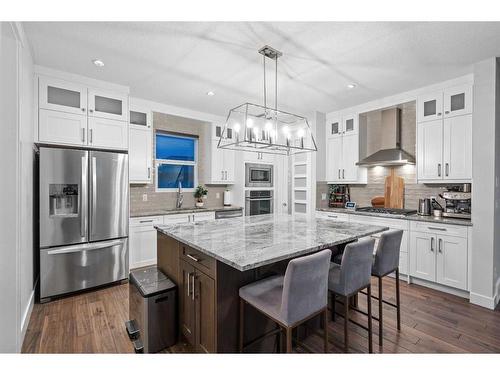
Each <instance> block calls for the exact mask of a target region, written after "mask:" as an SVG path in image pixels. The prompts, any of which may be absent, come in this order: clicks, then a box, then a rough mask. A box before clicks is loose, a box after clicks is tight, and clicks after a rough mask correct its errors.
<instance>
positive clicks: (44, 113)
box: [38, 109, 87, 146]
mask: <svg viewBox="0 0 500 375" xmlns="http://www.w3.org/2000/svg"><path fill="white" fill-rule="evenodd" d="M38 140H39V141H40V142H42V143H57V144H64V145H73V146H85V145H87V116H86V115H81V114H74V113H67V112H59V111H52V110H49V109H40V111H39V118H38Z"/></svg>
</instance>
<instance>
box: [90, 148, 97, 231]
mask: <svg viewBox="0 0 500 375" xmlns="http://www.w3.org/2000/svg"><path fill="white" fill-rule="evenodd" d="M96 200H97V166H96V157H95V156H93V157H92V222H91V225H90V230H91V231H92V234H94V233H95V230H94V226H95V222H96V218H95V215H96V204H97V203H96Z"/></svg>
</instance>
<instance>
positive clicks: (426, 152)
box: [417, 120, 443, 180]
mask: <svg viewBox="0 0 500 375" xmlns="http://www.w3.org/2000/svg"><path fill="white" fill-rule="evenodd" d="M417 172H418V179H419V180H438V179H442V178H443V122H442V121H441V120H435V121H428V122H423V123H420V124H418V125H417Z"/></svg>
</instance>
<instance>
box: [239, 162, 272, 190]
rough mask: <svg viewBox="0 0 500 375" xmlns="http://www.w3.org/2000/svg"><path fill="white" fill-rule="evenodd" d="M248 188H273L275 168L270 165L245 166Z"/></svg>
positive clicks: (250, 164)
mask: <svg viewBox="0 0 500 375" xmlns="http://www.w3.org/2000/svg"><path fill="white" fill-rule="evenodd" d="M245 186H246V187H273V166H272V165H269V164H253V163H246V164H245Z"/></svg>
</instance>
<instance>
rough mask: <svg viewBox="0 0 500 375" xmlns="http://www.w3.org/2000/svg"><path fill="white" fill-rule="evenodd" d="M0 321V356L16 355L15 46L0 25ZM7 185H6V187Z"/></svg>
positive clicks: (9, 30) (8, 29) (8, 31)
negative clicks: (7, 353)
mask: <svg viewBox="0 0 500 375" xmlns="http://www.w3.org/2000/svg"><path fill="white" fill-rule="evenodd" d="M0 33H1V35H0V82H2V84H1V85H0V118H1V121H2V136H1V137H0V170H1V172H2V183H1V184H0V207H1V208H2V209H1V210H0V251H1V254H2V258H1V261H0V295H1V296H2V303H1V304H0V317H1V318H2V322H3V323H2V326H3V328H2V335H1V336H0V352H2V353H5V352H16V351H17V350H18V347H19V343H18V332H17V328H18V327H19V303H18V301H19V300H18V290H17V287H18V283H17V278H18V275H17V267H18V266H17V256H18V252H17V249H18V239H17V225H18V210H17V207H16V203H17V201H18V199H17V196H18V195H17V194H18V191H17V166H18V164H17V163H18V160H17V155H18V150H17V140H18V134H17V131H18V128H17V124H18V118H17V105H18V104H17V95H18V88H17V42H16V38H15V35H14V31H13V29H12V26H11V24H10V23H8V22H1V23H0ZM5 181H8V182H9V183H5Z"/></svg>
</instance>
